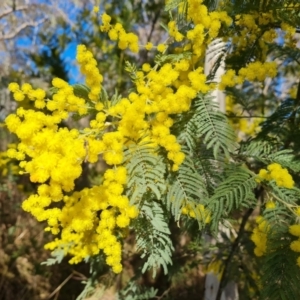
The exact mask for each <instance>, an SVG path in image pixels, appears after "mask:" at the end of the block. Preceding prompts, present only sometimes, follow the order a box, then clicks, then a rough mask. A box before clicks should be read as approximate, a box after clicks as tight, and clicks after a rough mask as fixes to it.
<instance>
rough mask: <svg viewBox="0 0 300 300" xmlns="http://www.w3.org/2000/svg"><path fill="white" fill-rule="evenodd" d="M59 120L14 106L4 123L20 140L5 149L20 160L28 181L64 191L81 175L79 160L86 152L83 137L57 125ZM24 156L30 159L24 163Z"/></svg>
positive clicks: (60, 119)
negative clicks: (14, 108) (15, 109)
mask: <svg viewBox="0 0 300 300" xmlns="http://www.w3.org/2000/svg"><path fill="white" fill-rule="evenodd" d="M61 121H62V117H61V116H60V115H58V114H55V115H45V114H44V113H42V112H37V111H33V110H25V109H23V108H22V107H21V108H18V109H17V112H16V114H11V115H9V116H8V117H7V118H6V120H5V123H6V125H7V127H8V129H9V131H10V132H12V133H15V134H16V135H17V136H18V138H19V139H20V141H21V142H20V143H19V144H18V147H17V150H15V149H9V150H8V152H7V154H8V155H9V157H11V158H16V159H18V160H20V161H21V162H20V167H21V168H23V169H24V170H25V172H26V173H29V174H30V180H31V181H32V182H39V183H44V182H46V181H47V180H50V185H52V184H54V185H59V186H60V188H62V189H63V190H65V191H71V190H72V189H73V188H74V180H75V179H76V178H78V177H79V176H80V174H81V171H82V170H81V163H82V161H83V160H84V157H85V155H86V150H85V148H84V144H83V140H79V139H78V138H77V137H78V134H79V133H78V131H77V130H76V129H72V130H68V129H67V128H60V129H59V128H58V126H57V124H58V123H60V122H61ZM28 157H29V158H30V161H28V162H27V159H28Z"/></svg>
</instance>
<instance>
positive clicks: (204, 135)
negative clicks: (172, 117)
mask: <svg viewBox="0 0 300 300" xmlns="http://www.w3.org/2000/svg"><path fill="white" fill-rule="evenodd" d="M192 111H193V115H192V116H191V118H190V119H189V120H188V121H187V123H186V126H185V128H184V131H183V133H182V135H181V138H183V139H184V140H185V141H186V144H187V145H188V147H189V148H190V149H193V148H194V147H195V145H196V141H195V139H196V140H197V139H199V138H200V137H201V139H202V140H203V143H204V144H205V146H206V148H207V149H213V154H214V157H215V159H217V158H218V157H219V155H220V153H224V154H225V156H226V157H229V154H230V153H231V152H233V151H234V150H235V149H236V147H237V144H236V135H235V133H234V131H233V129H232V127H231V126H230V125H229V123H228V120H227V118H226V117H225V115H224V114H223V113H222V112H220V110H219V106H218V103H217V102H214V101H213V97H211V96H210V95H206V96H203V95H198V97H197V98H196V99H195V103H194V109H193V110H192Z"/></svg>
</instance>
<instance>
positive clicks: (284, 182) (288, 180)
mask: <svg viewBox="0 0 300 300" xmlns="http://www.w3.org/2000/svg"><path fill="white" fill-rule="evenodd" d="M261 180H268V181H271V180H275V182H276V184H277V185H278V186H279V187H285V188H287V189H291V188H293V187H294V184H295V182H294V180H293V177H292V176H291V175H290V174H289V172H288V170H287V169H285V168H282V167H281V165H280V164H278V163H272V164H270V165H268V167H267V170H266V169H261V170H260V171H259V173H258V178H257V181H258V182H260V181H261Z"/></svg>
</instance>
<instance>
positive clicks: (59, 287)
mask: <svg viewBox="0 0 300 300" xmlns="http://www.w3.org/2000/svg"><path fill="white" fill-rule="evenodd" d="M73 275H74V273H73V272H72V273H71V274H70V275H69V276H68V277H67V278H66V279H65V280H64V281H63V282H62V283H61V284H60V285H59V286H58V287H57V288H56V289H55V290H54V291H53V292H52V293H51V294H50V295H49V296H48V297H47V299H50V298H52V297H53V296H54V295H55V294H56V293H57V292H58V291H59V290H60V289H61V288H62V287H63V286H64V285H65V284H66V283H67V282H68V281H69V280H70V279H71V278H72V277H73Z"/></svg>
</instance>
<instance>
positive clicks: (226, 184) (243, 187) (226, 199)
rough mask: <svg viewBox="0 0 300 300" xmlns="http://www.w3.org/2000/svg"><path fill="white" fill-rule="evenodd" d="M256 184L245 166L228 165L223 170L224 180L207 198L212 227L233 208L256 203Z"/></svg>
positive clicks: (216, 225)
mask: <svg viewBox="0 0 300 300" xmlns="http://www.w3.org/2000/svg"><path fill="white" fill-rule="evenodd" d="M256 186H257V183H256V182H255V178H254V176H253V174H252V173H251V172H249V170H248V169H247V168H245V167H243V166H234V165H233V166H229V168H228V169H226V170H225V172H224V181H223V182H222V183H220V184H219V185H218V187H217V188H216V189H215V192H214V194H213V195H212V196H211V197H210V199H208V207H209V208H210V210H211V211H212V224H211V226H212V229H214V230H217V228H218V223H219V220H220V219H221V218H222V217H227V216H228V215H229V213H230V212H231V211H232V210H233V209H241V207H250V206H251V205H253V204H254V203H256V198H255V194H254V188H255V187H256Z"/></svg>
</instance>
